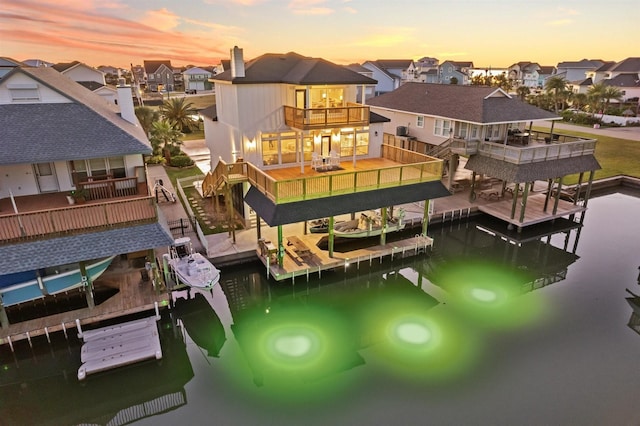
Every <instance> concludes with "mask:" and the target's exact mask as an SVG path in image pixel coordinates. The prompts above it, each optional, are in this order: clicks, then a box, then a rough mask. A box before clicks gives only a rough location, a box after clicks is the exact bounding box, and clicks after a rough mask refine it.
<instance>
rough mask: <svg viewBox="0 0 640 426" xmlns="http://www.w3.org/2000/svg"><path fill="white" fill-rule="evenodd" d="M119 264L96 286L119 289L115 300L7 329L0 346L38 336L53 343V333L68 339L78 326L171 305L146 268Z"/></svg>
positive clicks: (3, 332)
mask: <svg viewBox="0 0 640 426" xmlns="http://www.w3.org/2000/svg"><path fill="white" fill-rule="evenodd" d="M116 260H117V261H116ZM116 260H114V263H113V264H112V266H110V267H109V268H108V269H107V270H106V271H105V272H104V273H103V274H102V275H101V276H100V278H98V279H97V280H96V281H95V282H94V287H98V286H106V287H111V288H116V289H117V290H118V292H117V293H116V294H115V295H114V296H112V297H110V298H109V299H107V300H106V301H104V302H103V303H101V304H99V305H96V306H95V307H94V308H92V309H90V308H83V309H76V310H73V311H68V312H62V313H59V314H54V315H49V316H45V317H40V318H36V319H32V320H27V321H22V322H18V323H16V324H10V325H9V327H7V328H6V329H0V345H2V344H7V343H8V344H9V345H10V346H11V347H12V349H13V343H15V342H17V341H20V340H29V342H31V339H32V338H33V337H36V336H47V339H49V334H50V333H54V332H59V331H62V332H64V333H65V335H66V334H67V332H68V331H69V330H70V329H77V328H78V326H80V327H81V326H84V325H89V324H93V323H97V322H100V321H104V320H108V319H113V318H119V317H124V316H127V315H132V314H137V313H140V312H146V311H151V310H158V309H160V308H163V307H165V306H168V305H169V295H168V294H167V292H166V291H165V290H164V289H160V288H158V289H154V288H153V282H152V281H151V280H149V281H144V280H143V279H142V275H143V274H142V273H141V272H142V270H143V269H144V268H131V267H129V266H128V265H127V262H126V261H120V260H119V259H117V258H116ZM158 285H159V284H158ZM79 331H80V330H78V332H79Z"/></svg>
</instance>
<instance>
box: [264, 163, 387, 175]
mask: <svg viewBox="0 0 640 426" xmlns="http://www.w3.org/2000/svg"><path fill="white" fill-rule="evenodd" d="M307 163H308V162H307ZM397 165H398V163H397V162H395V161H393V160H388V159H386V158H367V159H362V160H360V159H359V160H358V161H357V162H356V166H355V167H354V165H353V161H352V160H348V161H345V159H344V158H343V159H342V160H341V161H340V169H339V170H327V171H321V170H314V169H313V168H312V167H311V164H310V163H309V164H305V166H304V173H302V171H301V170H300V165H299V164H297V165H292V166H291V167H285V168H280V169H272V170H264V173H265V174H267V175H269V176H271V177H272V178H273V179H275V180H290V179H299V178H305V177H313V176H326V175H327V174H336V173H344V172H355V171H361V170H375V169H382V168H385V167H394V166H397Z"/></svg>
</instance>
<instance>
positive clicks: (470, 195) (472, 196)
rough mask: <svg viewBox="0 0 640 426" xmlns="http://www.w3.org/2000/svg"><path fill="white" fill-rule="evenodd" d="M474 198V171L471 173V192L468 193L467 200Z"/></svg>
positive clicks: (472, 200)
mask: <svg viewBox="0 0 640 426" xmlns="http://www.w3.org/2000/svg"><path fill="white" fill-rule="evenodd" d="M475 200H476V172H473V173H471V192H470V193H469V201H470V202H474V201H475Z"/></svg>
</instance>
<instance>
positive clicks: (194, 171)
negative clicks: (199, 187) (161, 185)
mask: <svg viewBox="0 0 640 426" xmlns="http://www.w3.org/2000/svg"><path fill="white" fill-rule="evenodd" d="M163 167H164V169H165V170H166V171H167V175H168V176H169V180H170V181H171V183H172V184H173V187H174V188H175V187H176V181H177V180H178V179H182V178H186V177H192V176H201V175H202V170H200V169H199V168H198V167H197V166H190V167H182V168H178V167H167V166H163Z"/></svg>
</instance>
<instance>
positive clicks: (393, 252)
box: [257, 228, 433, 282]
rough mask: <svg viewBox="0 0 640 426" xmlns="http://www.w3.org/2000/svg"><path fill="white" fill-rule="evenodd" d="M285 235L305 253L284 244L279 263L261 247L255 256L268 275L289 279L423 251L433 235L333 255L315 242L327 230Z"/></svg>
mask: <svg viewBox="0 0 640 426" xmlns="http://www.w3.org/2000/svg"><path fill="white" fill-rule="evenodd" d="M416 232H420V231H419V230H418V228H416ZM389 235H391V234H389ZM287 238H288V239H289V240H290V241H291V240H293V241H296V244H295V246H297V247H304V253H303V254H304V255H300V254H299V253H298V252H297V251H296V250H295V246H294V244H291V245H290V246H287V247H286V248H285V256H284V259H283V265H282V267H281V266H279V265H278V264H277V263H275V262H273V256H269V255H268V254H267V253H264V252H263V251H260V250H258V251H257V254H258V258H259V259H260V260H261V261H262V263H263V264H264V265H265V267H266V268H267V270H268V275H269V276H270V277H272V278H273V279H275V280H276V281H282V280H286V279H291V280H293V281H294V282H295V278H296V277H299V276H305V277H308V276H309V275H311V274H322V271H325V270H329V269H337V268H345V269H346V268H348V267H350V266H351V265H356V266H355V267H359V265H360V264H361V263H363V264H364V263H366V264H370V263H371V262H373V261H374V260H375V261H377V262H382V259H383V258H384V257H389V258H390V259H391V260H393V258H394V257H406V256H415V255H418V254H420V253H425V252H426V251H427V249H428V248H430V247H431V245H432V244H433V239H431V238H429V237H424V236H421V235H415V236H414V237H410V238H405V239H402V240H397V241H393V242H389V243H387V244H374V245H371V246H369V247H365V248H360V249H356V250H351V251H342V252H339V251H334V252H333V257H329V252H328V251H327V250H322V249H320V248H319V247H318V246H317V243H318V241H319V240H321V239H322V238H326V234H307V235H296V236H295V238H292V237H287ZM284 244H285V245H286V244H287V243H286V242H285V243H284ZM290 247H294V249H289V250H287V248H290ZM352 267H353V266H352Z"/></svg>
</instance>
